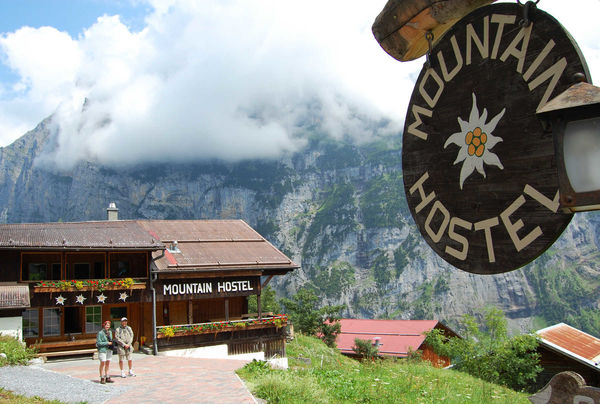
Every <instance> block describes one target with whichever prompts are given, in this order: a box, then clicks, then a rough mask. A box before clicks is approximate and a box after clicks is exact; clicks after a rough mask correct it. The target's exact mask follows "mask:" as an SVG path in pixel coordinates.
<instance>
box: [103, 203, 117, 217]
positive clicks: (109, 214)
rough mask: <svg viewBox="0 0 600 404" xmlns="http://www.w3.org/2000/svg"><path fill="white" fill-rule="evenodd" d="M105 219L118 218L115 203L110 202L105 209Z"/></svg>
mask: <svg viewBox="0 0 600 404" xmlns="http://www.w3.org/2000/svg"><path fill="white" fill-rule="evenodd" d="M106 215H107V220H109V221H112V220H119V209H118V208H117V204H116V203H114V202H111V203H110V204H109V205H108V208H107V209H106Z"/></svg>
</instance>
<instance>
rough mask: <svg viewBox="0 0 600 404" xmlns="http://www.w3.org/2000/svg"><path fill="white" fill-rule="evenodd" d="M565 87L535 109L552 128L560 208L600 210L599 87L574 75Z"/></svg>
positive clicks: (544, 122)
mask: <svg viewBox="0 0 600 404" xmlns="http://www.w3.org/2000/svg"><path fill="white" fill-rule="evenodd" d="M576 81H577V82H576V84H574V85H572V86H571V87H569V88H568V89H567V90H565V91H564V92H563V93H561V94H559V95H558V96H557V97H556V98H554V99H552V100H551V101H549V102H548V103H546V104H545V105H544V106H542V107H541V108H539V109H538V110H537V111H536V114H537V116H538V117H539V118H540V120H541V121H542V124H543V126H544V128H547V129H549V130H551V131H552V136H553V138H554V153H555V157H556V168H557V171H558V182H559V188H560V207H561V208H562V209H563V210H564V211H566V212H582V211H588V210H600V87H596V86H594V85H591V84H589V83H586V82H585V76H584V75H583V74H577V75H576Z"/></svg>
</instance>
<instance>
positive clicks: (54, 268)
mask: <svg viewBox="0 0 600 404" xmlns="http://www.w3.org/2000/svg"><path fill="white" fill-rule="evenodd" d="M50 268H51V272H50V278H48V279H52V280H58V279H61V278H60V262H55V263H53V264H52V265H51V266H50Z"/></svg>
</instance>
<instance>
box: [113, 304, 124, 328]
mask: <svg viewBox="0 0 600 404" xmlns="http://www.w3.org/2000/svg"><path fill="white" fill-rule="evenodd" d="M123 317H127V307H126V306H121V307H111V308H110V321H111V322H112V327H113V329H116V328H117V327H118V326H120V325H121V319H122V318H123Z"/></svg>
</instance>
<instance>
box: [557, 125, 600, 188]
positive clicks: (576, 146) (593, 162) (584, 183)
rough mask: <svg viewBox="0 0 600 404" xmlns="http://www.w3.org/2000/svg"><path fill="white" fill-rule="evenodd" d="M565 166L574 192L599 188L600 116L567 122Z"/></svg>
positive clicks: (564, 150) (564, 141) (564, 143)
mask: <svg viewBox="0 0 600 404" xmlns="http://www.w3.org/2000/svg"><path fill="white" fill-rule="evenodd" d="M563 145H564V146H563V147H564V149H563V152H564V159H565V168H566V170H567V176H568V177H569V182H570V183H571V187H572V188H573V190H574V191H575V192H578V193H579V192H590V191H597V190H600V117H599V118H592V119H582V120H579V121H572V122H569V123H567V126H566V128H565V135H564V139H563Z"/></svg>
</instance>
